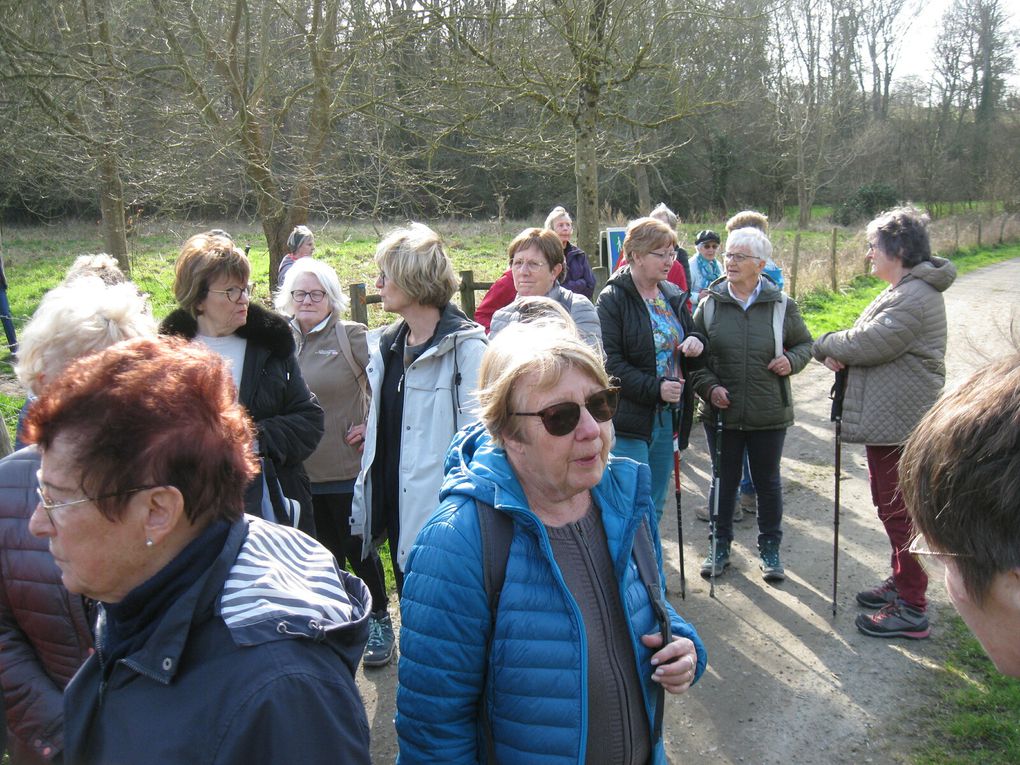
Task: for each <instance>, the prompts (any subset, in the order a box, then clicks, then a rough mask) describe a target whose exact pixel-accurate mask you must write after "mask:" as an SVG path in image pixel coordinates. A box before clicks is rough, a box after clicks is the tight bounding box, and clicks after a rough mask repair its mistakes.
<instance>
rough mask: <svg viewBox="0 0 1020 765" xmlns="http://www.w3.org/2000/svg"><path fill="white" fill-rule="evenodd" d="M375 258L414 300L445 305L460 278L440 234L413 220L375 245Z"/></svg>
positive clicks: (394, 281) (431, 304)
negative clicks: (444, 247) (454, 269)
mask: <svg viewBox="0 0 1020 765" xmlns="http://www.w3.org/2000/svg"><path fill="white" fill-rule="evenodd" d="M375 262H376V264H377V265H378V266H379V268H380V269H381V270H382V272H383V273H384V274H385V275H386V278H387V279H389V280H392V281H393V283H394V284H396V285H397V286H398V287H399V288H400V289H401V290H403V292H404V293H406V294H407V296H408V297H409V298H411V300H413V301H414V302H416V303H419V304H421V305H427V306H432V307H434V308H440V309H442V308H443V307H444V306H445V305H446V304H447V303H449V302H450V298H452V297H453V293H454V292H456V291H457V286H458V284H459V282H458V281H457V275H456V274H455V273H454V271H453V263H451V262H450V258H449V257H447V255H446V250H445V249H443V242H442V240H441V239H440V238H439V234H437V233H436V232H435V231H433V230H432V229H430V228H429V227H428V226H426V225H425V224H423V223H412V224H411V225H410V226H407V227H406V228H398V229H394V230H393V231H391V232H390V233H389V234H387V235H386V238H385V239H383V240H382V241H381V242H379V246H378V247H376V249H375Z"/></svg>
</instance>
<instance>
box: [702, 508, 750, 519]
mask: <svg viewBox="0 0 1020 765" xmlns="http://www.w3.org/2000/svg"><path fill="white" fill-rule="evenodd" d="M711 513H712V508H710V507H707V506H706V507H698V508H695V510H694V517H695V518H697V519H698V520H699V521H705V522H708V521H710V520H712V516H711ZM742 520H744V514H743V513H742V512H741V511H740V508H739V507H735V508H733V522H734V523H740V522H741V521H742Z"/></svg>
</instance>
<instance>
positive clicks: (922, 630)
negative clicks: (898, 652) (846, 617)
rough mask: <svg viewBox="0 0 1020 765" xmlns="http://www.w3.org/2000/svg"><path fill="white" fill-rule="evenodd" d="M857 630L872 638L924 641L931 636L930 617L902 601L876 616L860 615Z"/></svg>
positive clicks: (890, 605) (891, 604) (896, 601)
mask: <svg viewBox="0 0 1020 765" xmlns="http://www.w3.org/2000/svg"><path fill="white" fill-rule="evenodd" d="M854 624H856V625H857V629H859V630H860V631H861V632H863V633H864V634H865V635H870V636H871V637H884V638H891V637H903V638H910V639H911V640H922V639H923V638H926V637H928V635H930V634H931V630H930V629H929V628H928V615H927V614H925V612H924V611H920V610H918V609H916V608H913V607H912V606H908V605H907V604H906V603H904V602H903V601H902V600H899V599H897V600H895V601H893V602H892V603H889V604H887V605H885V606H884V607H882V608H881V609H880V610H879V611H878V612H877V613H874V614H858V616H857V620H856V621H855V622H854Z"/></svg>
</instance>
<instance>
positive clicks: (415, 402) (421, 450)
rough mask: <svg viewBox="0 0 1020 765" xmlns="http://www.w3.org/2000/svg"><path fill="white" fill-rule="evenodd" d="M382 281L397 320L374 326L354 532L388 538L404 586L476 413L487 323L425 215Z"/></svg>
mask: <svg viewBox="0 0 1020 765" xmlns="http://www.w3.org/2000/svg"><path fill="white" fill-rule="evenodd" d="M375 262H376V265H377V266H378V267H379V277H378V278H377V279H376V281H375V286H376V288H377V289H378V290H379V296H380V297H381V298H382V306H383V310H385V311H389V312H390V313H395V314H397V315H398V317H399V318H398V319H397V321H395V322H393V323H392V324H390V325H389V326H388V327H383V328H381V329H378V330H374V331H373V332H371V333H369V337H368V349H369V362H368V368H367V372H368V383H369V385H370V387H371V389H372V402H371V405H370V407H369V413H368V421H367V427H366V430H365V451H364V454H363V456H362V461H361V473H360V474H359V475H358V480H357V483H356V484H355V488H354V506H353V510H352V514H351V526H352V533H354V534H360V535H361V537H362V538H363V539H364V540H365V552H366V553H367V552H368V549H369V546H370V545H371V544H372V542H373V540H376V539H388V540H389V543H390V556H391V558H392V560H393V573H394V576H395V578H396V582H397V592H398V593H399V592H400V590H401V587H402V586H403V573H402V572H403V568H404V563H405V561H406V559H407V553H408V552H410V549H411V545H412V544H413V543H414V538H415V536H417V534H418V531H419V529H421V527H422V526H423V525H424V524H425V521H426V519H427V518H428V516H429V513H430V512H431V511H432V510H433V509H434V508H435V506H436V504H437V502H438V498H439V484H440V483H441V481H442V479H443V461H444V459H445V457H446V449H447V447H448V446H449V445H450V439H452V438H453V435H454V434H455V433H456V432H457V431H458V430H460V429H461V428H462V427H464V426H465V425H468V424H470V423H472V422H474V421H475V420H476V419H477V414H476V406H475V400H474V391H475V386H476V384H477V380H478V367H479V364H481V360H482V353H483V352H484V350H485V345H486V339H485V331H484V330H483V329H482V328H481V327H480V326H479V325H477V324H475V323H474V322H473V321H471V320H470V319H468V318H467V316H465V315H464V313H463V312H462V311H461V310H460V309H459V308H457V306H455V305H454V304H453V303H451V302H450V299H451V298H452V297H453V295H454V293H455V292H456V290H457V277H456V276H455V275H454V271H453V264H452V263H451V262H450V259H449V257H447V255H446V250H445V248H444V247H443V243H442V240H441V239H440V238H439V235H438V234H437V233H436V232H435V231H433V230H432V229H430V228H429V227H428V226H425V225H423V224H421V223H412V224H411V225H410V226H407V227H406V228H398V229H396V230H394V231H392V232H391V233H390V234H389V235H387V236H386V238H385V239H383V241H382V242H380V243H379V246H378V247H377V248H376V251H375Z"/></svg>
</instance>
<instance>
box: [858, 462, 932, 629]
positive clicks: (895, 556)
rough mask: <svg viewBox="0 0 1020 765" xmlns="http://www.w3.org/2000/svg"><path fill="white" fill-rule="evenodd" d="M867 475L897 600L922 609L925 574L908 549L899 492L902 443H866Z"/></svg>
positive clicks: (909, 533) (910, 533) (910, 532)
mask: <svg viewBox="0 0 1020 765" xmlns="http://www.w3.org/2000/svg"><path fill="white" fill-rule="evenodd" d="M865 451H866V452H867V455H868V477H869V478H870V479H871V501H872V502H874V503H875V507H877V508H878V517H879V519H881V521H882V524H883V525H884V526H885V533H886V534H887V535H888V537H889V544H890V545H892V574H893V581H894V582H895V583H896V589H897V590H898V591H899V594H900V600H902V601H903V602H904V603H906V604H907V605H908V606H913V607H914V608H917V609H920V610H922V611H923V610H925V608H927V605H928V601H927V599H926V598H925V592H926V591H927V589H928V575H927V574H925V573H924V568H923V567H922V566H921V564H920V563H918V562H917V560H916V559H915V558H914V556H913V555H911V554H910V553H909V552H907V549H908V548H909V547H910V542H911V540H912V539H913V537H914V527H913V524H912V523H911V522H910V516H909V515H908V514H907V508H906V505H904V504H903V497H902V496H901V495H900V470H899V468H900V455H901V454H902V453H903V447H901V446H866V447H865Z"/></svg>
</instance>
